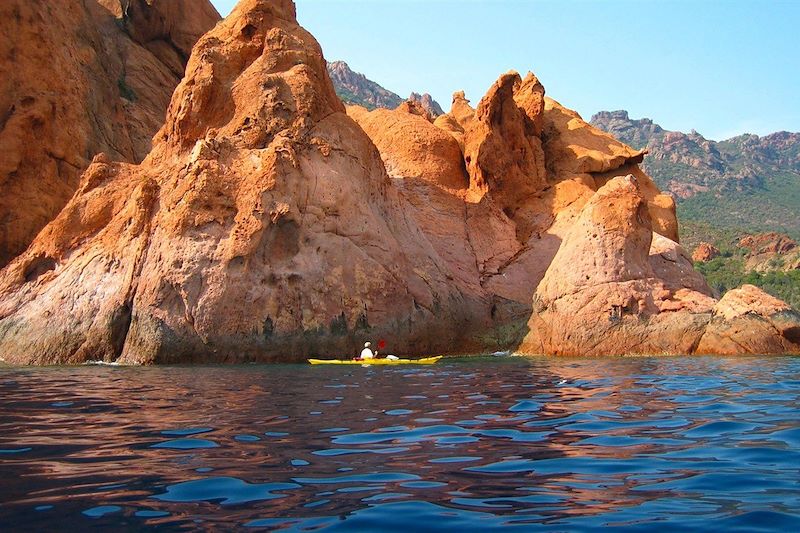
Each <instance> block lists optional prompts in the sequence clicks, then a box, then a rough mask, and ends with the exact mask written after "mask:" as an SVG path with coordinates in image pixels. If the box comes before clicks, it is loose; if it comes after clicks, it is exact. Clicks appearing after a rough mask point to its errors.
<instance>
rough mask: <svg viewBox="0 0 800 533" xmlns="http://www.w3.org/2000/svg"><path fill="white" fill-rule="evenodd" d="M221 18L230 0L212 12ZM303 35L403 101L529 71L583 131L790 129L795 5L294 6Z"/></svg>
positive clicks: (474, 1) (413, 0) (482, 88)
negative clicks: (634, 124)
mask: <svg viewBox="0 0 800 533" xmlns="http://www.w3.org/2000/svg"><path fill="white" fill-rule="evenodd" d="M212 2H213V3H214V5H215V6H216V7H217V9H218V10H219V12H220V14H222V15H223V16H225V15H227V14H228V13H229V12H230V10H231V9H232V8H233V6H234V5H235V4H236V0H212ZM296 4H297V15H298V19H299V22H300V24H302V25H303V26H304V27H305V28H306V29H308V30H309V31H310V32H311V33H313V34H314V36H315V37H316V38H317V40H318V41H319V42H320V44H321V45H322V49H323V51H324V53H325V57H326V59H327V60H328V61H333V60H337V59H341V60H344V61H346V62H347V63H348V64H349V65H350V67H351V68H352V69H353V70H355V71H357V72H361V73H363V74H365V75H366V76H367V77H368V78H369V79H371V80H374V81H376V82H378V83H380V84H381V85H383V86H384V87H386V88H387V89H389V90H392V91H394V92H396V93H398V94H400V95H401V96H408V94H410V93H411V92H412V91H416V92H420V93H421V92H429V93H431V94H432V95H433V96H434V98H435V99H436V100H437V101H439V103H440V104H441V105H442V107H443V108H444V110H445V111H447V110H449V108H450V100H451V95H452V93H453V92H454V91H457V90H462V89H463V90H464V91H465V92H466V94H467V98H469V99H470V100H471V101H472V103H473V105H477V103H478V101H479V100H480V98H481V96H483V94H484V93H485V92H486V90H487V89H488V88H489V87H490V86H491V84H492V83H493V82H494V81H495V80H496V79H497V77H498V76H499V75H500V74H502V73H503V72H506V71H507V70H510V69H514V70H517V71H519V72H520V73H521V74H522V75H524V74H525V73H526V72H527V71H528V70H530V71H533V72H534V73H535V74H536V75H537V76H538V77H539V79H540V80H541V81H542V83H543V84H544V86H545V89H546V91H547V94H548V95H549V96H551V97H553V98H555V99H556V100H558V101H560V102H561V103H562V104H564V105H566V106H567V107H570V108H572V109H575V110H577V111H578V112H579V113H581V115H582V116H583V117H584V118H585V119H587V120H588V119H589V118H590V117H591V115H592V114H594V113H596V112H597V111H600V110H615V109H626V110H628V111H629V112H630V115H631V117H632V118H642V117H648V118H652V119H653V120H654V121H655V122H657V123H659V124H661V126H663V127H665V128H667V129H672V130H681V131H689V130H691V129H696V130H697V131H699V132H700V133H701V134H703V135H705V136H706V137H708V138H711V139H716V140H721V139H726V138H729V137H732V136H734V135H738V134H741V133H756V134H759V135H764V134H767V133H771V132H773V131H779V130H789V131H800V98H798V87H800V0H797V1H795V0H772V1H763V0H762V1H757V0H749V1H747V0H695V1H691V0H669V1H659V2H656V1H649V0H639V1H636V0H602V1H601V0H559V1H556V0H552V1H551V0H296Z"/></svg>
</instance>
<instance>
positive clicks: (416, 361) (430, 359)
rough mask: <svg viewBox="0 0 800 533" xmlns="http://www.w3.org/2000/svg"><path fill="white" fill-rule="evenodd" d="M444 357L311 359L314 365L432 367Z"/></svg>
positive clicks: (310, 361)
mask: <svg viewBox="0 0 800 533" xmlns="http://www.w3.org/2000/svg"><path fill="white" fill-rule="evenodd" d="M441 358H442V356H441V355H439V356H437V357H423V358H422V359H396V360H391V359H365V360H361V359H357V360H355V361H354V360H352V359H309V360H308V362H309V363H311V364H312V365H432V364H434V363H435V362H436V361H438V360H439V359H441Z"/></svg>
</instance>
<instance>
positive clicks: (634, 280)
mask: <svg viewBox="0 0 800 533" xmlns="http://www.w3.org/2000/svg"><path fill="white" fill-rule="evenodd" d="M653 235H654V233H653V232H652V229H651V225H650V217H649V212H648V208H647V201H646V198H645V196H644V194H643V193H642V192H641V190H640V187H639V184H638V180H637V179H636V178H635V177H634V176H633V175H629V176H626V177H617V178H614V179H612V180H611V181H609V182H608V183H607V184H605V185H604V186H603V187H601V188H600V189H599V190H598V192H597V193H596V194H595V195H594V196H593V197H592V199H591V200H590V201H589V202H588V203H587V204H586V206H585V207H584V209H583V211H582V213H581V215H580V218H579V219H578V221H577V222H576V224H575V225H574V226H573V227H572V228H571V229H570V231H569V233H568V234H567V236H566V237H565V239H564V242H563V243H562V245H561V247H560V248H559V251H558V253H557V254H556V256H555V258H554V259H553V262H552V263H551V264H550V266H549V268H548V270H547V273H546V274H545V276H544V279H543V280H542V282H541V283H540V284H539V286H538V287H537V289H536V293H535V295H534V298H533V301H534V309H533V314H532V316H531V320H530V322H529V324H528V326H529V328H530V332H529V334H528V335H527V337H526V338H525V340H524V342H523V344H522V346H521V347H520V351H522V352H523V353H550V354H556V355H604V354H631V353H637V354H652V353H675V354H691V353H784V352H791V351H797V349H798V347H797V346H795V345H792V344H790V343H788V342H787V337H786V335H788V336H789V337H791V336H792V335H793V333H792V332H793V331H794V329H793V328H795V327H797V326H800V320H799V319H800V317H798V316H796V315H792V314H791V313H790V312H789V307H788V306H787V305H786V304H784V303H783V302H780V301H779V300H776V299H774V298H772V297H771V296H768V295H766V294H765V293H763V292H761V291H759V290H758V289H755V287H751V288H750V287H748V288H745V289H740V290H739V294H738V295H737V293H736V291H732V293H733V294H732V295H731V296H729V297H728V296H727V295H726V298H727V300H726V299H723V300H722V301H720V302H716V301H715V300H714V299H713V298H712V297H711V291H710V289H709V287H708V285H707V284H706V283H705V281H704V280H703V279H702V277H700V276H699V275H698V274H697V273H696V272H694V271H693V270H692V269H691V264H690V262H689V259H688V257H686V255H685V252H684V251H683V250H682V249H681V248H679V246H678V245H677V243H674V242H673V241H669V240H668V239H666V238H664V237H663V236H657V237H656V238H655V239H653ZM655 235H658V234H655ZM777 317H780V319H781V320H782V321H783V322H781V328H777V327H772V328H770V327H765V326H764V325H763V324H764V323H765V322H764V320H765V319H768V320H778V318H777ZM785 331H787V332H788V334H785V333H784V332H785ZM730 346H739V349H738V351H737V350H734V351H729V350H730V348H729V347H730Z"/></svg>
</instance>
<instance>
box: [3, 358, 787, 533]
mask: <svg viewBox="0 0 800 533" xmlns="http://www.w3.org/2000/svg"><path fill="white" fill-rule="evenodd" d="M799 406H800V358H789V357H770V358H766V357H746V358H711V357H708V358H706V357H696V358H688V357H687V358H612V359H546V358H537V359H523V358H481V359H473V360H451V361H446V362H443V363H440V364H439V365H436V366H434V367H371V368H362V367H310V366H243V367H194V368H188V367H172V368H109V367H79V368H44V369H27V368H25V369H20V368H0V474H2V475H0V530H4V531H12V530H14V531H15V530H42V529H53V528H60V529H64V528H67V529H70V530H75V531H80V530H85V529H90V528H94V527H97V528H101V529H111V528H120V529H126V530H131V529H133V530H136V529H148V528H162V529H168V530H175V529H189V530H227V529H234V528H236V529H238V528H242V529H244V528H247V527H252V528H271V529H288V530H302V531H306V530H315V531H316V530H319V529H325V528H327V529H329V530H334V531H336V530H357V531H376V530H380V531H431V530H441V531H452V530H455V529H460V530H462V531H485V530H493V529H496V530H500V529H502V530H522V531H536V530H548V531H591V530H595V529H596V530H599V529H601V528H604V527H609V526H611V527H617V528H624V529H627V530H633V531H644V530H652V531H664V530H677V529H684V530H690V531H720V530H731V531H733V530H741V531H758V530H765V531H798V530H800V411H799V410H798V407H799Z"/></svg>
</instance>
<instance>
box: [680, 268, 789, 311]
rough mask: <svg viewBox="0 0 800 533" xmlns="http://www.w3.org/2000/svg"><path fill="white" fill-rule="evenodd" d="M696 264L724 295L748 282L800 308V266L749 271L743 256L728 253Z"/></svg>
mask: <svg viewBox="0 0 800 533" xmlns="http://www.w3.org/2000/svg"><path fill="white" fill-rule="evenodd" d="M776 266H777V265H776ZM695 268H696V269H697V270H698V271H700V272H701V273H702V274H703V275H704V276H705V277H706V280H707V281H708V284H709V285H711V287H712V288H713V289H714V290H716V291H718V292H719V293H720V295H722V294H725V293H726V292H728V291H729V290H731V289H735V288H737V287H741V286H742V285H744V284H746V283H747V284H750V285H755V286H756V287H759V288H760V289H762V290H764V291H765V292H767V293H769V294H771V295H773V296H775V297H776V298H780V299H781V300H783V301H784V302H786V303H788V304H789V305H791V306H792V307H794V308H795V309H797V310H800V270H792V271H789V272H782V271H771V272H766V273H763V274H762V273H760V272H754V271H751V272H745V270H744V261H743V259H742V258H741V257H736V256H725V255H722V256H720V257H717V258H716V259H712V260H711V261H709V262H707V263H697V264H695Z"/></svg>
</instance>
